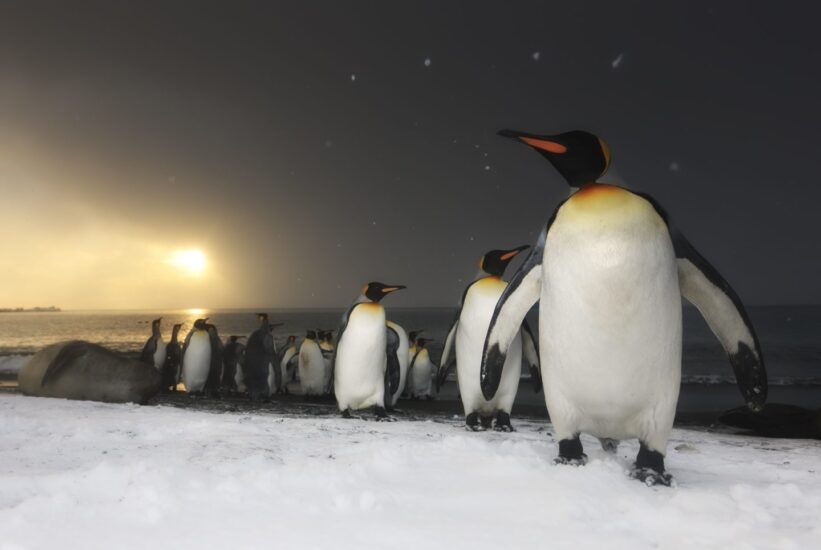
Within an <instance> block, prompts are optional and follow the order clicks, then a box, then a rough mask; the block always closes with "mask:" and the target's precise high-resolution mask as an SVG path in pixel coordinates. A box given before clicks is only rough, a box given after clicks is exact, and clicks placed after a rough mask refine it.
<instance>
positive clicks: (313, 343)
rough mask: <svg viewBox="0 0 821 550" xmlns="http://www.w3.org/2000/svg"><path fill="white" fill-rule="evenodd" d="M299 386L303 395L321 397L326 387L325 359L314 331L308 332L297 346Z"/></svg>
mask: <svg viewBox="0 0 821 550" xmlns="http://www.w3.org/2000/svg"><path fill="white" fill-rule="evenodd" d="M299 385H300V387H301V388H302V393H303V394H304V395H311V396H314V395H323V394H324V393H325V387H326V386H327V385H328V381H327V377H326V375H325V359H324V358H323V357H322V349H321V348H320V347H319V344H318V343H317V336H316V331H315V330H309V331H308V332H307V334H306V335H305V339H304V340H303V341H302V345H301V346H299Z"/></svg>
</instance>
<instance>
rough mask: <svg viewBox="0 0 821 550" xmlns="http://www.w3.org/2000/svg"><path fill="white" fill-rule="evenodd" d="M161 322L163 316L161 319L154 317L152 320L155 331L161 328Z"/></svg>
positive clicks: (152, 328) (152, 327)
mask: <svg viewBox="0 0 821 550" xmlns="http://www.w3.org/2000/svg"><path fill="white" fill-rule="evenodd" d="M160 323H162V317H160V318H159V319H154V320H153V321H151V330H153V331H158V330H160Z"/></svg>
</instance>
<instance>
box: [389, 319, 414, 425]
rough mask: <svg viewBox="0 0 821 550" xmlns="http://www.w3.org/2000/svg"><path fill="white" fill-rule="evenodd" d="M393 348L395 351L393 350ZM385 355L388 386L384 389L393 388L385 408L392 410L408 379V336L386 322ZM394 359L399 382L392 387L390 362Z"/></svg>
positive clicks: (401, 329)
mask: <svg viewBox="0 0 821 550" xmlns="http://www.w3.org/2000/svg"><path fill="white" fill-rule="evenodd" d="M394 335H395V339H394ZM394 346H395V349H393V347H394ZM386 353H387V355H388V366H389V367H390V368H388V369H387V370H386V371H385V378H386V379H387V380H386V384H388V385H387V386H386V387H388V388H391V387H393V388H395V389H394V391H392V392H390V399H388V398H386V399H385V408H386V409H388V410H392V409H393V408H394V407H395V406H396V402H397V401H399V396H400V395H402V392H403V391H405V384H406V383H407V379H408V366H409V365H410V359H411V357H410V342H409V340H408V335H407V333H406V332H405V329H403V328H402V327H401V326H399V325H397V324H396V323H394V322H393V321H388V349H387V350H386ZM394 357H395V358H396V363H397V367H398V370H399V381H398V384H396V385H394V384H393V381H392V380H391V376H392V375H393V374H394V373H395V370H394V368H393V366H392V365H391V361H393V360H394Z"/></svg>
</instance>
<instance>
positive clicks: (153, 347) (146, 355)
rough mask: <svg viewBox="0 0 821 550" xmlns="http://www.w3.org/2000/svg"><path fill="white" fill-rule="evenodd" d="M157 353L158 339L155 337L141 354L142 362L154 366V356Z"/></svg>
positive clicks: (144, 347) (148, 342)
mask: <svg viewBox="0 0 821 550" xmlns="http://www.w3.org/2000/svg"><path fill="white" fill-rule="evenodd" d="M156 352H157V339H156V338H154V337H153V336H152V337H151V338H149V339H148V341H147V342H146V343H145V345H144V346H143V351H142V353H140V361H142V362H143V363H149V364H151V365H153V364H154V354H155V353H156Z"/></svg>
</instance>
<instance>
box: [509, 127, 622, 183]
mask: <svg viewBox="0 0 821 550" xmlns="http://www.w3.org/2000/svg"><path fill="white" fill-rule="evenodd" d="M499 135H500V136H504V137H508V138H513V139H517V140H519V141H521V142H522V143H525V144H527V145H530V146H531V147H533V148H534V149H536V150H537V151H538V152H539V153H540V154H541V155H542V156H544V157H545V158H546V159H547V160H549V161H550V163H551V164H552V165H553V167H554V168H556V170H558V171H559V173H560V174H561V175H562V177H563V178H564V179H565V181H567V183H568V184H569V185H570V186H571V187H581V186H582V185H585V184H587V183H595V182H596V180H598V179H599V178H600V177H602V176H603V175H604V173H605V172H607V169H608V168H609V167H610V147H608V146H607V143H606V142H605V141H604V140H603V139H601V138H600V137H598V136H595V135H593V134H591V133H589V132H585V131H582V130H574V131H572V132H565V133H563V134H556V135H553V136H546V135H538V134H529V133H527V132H519V131H516V130H500V131H499Z"/></svg>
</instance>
